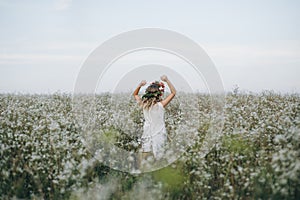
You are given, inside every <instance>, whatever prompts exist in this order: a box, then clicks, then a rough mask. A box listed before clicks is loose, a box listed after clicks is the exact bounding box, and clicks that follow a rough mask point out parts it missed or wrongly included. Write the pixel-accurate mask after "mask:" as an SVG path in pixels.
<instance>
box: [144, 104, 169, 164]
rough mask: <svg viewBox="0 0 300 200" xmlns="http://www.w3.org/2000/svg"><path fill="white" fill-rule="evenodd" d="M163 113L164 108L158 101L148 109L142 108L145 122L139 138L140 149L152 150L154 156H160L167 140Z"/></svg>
mask: <svg viewBox="0 0 300 200" xmlns="http://www.w3.org/2000/svg"><path fill="white" fill-rule="evenodd" d="M164 113H165V109H164V107H163V105H162V104H161V103H160V102H158V103H156V104H155V105H154V106H152V107H151V108H149V110H147V109H143V114H144V118H145V122H144V132H143V135H142V138H141V140H142V151H143V152H153V155H154V157H155V158H159V157H161V156H162V154H163V148H164V144H165V143H166V141H167V134H166V128H165V121H164Z"/></svg>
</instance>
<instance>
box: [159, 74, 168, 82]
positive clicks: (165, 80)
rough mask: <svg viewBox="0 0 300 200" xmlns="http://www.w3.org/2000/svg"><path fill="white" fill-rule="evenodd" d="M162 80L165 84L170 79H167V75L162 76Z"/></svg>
mask: <svg viewBox="0 0 300 200" xmlns="http://www.w3.org/2000/svg"><path fill="white" fill-rule="evenodd" d="M160 79H161V80H162V81H164V82H167V81H168V77H167V76H166V75H162V76H161V77H160Z"/></svg>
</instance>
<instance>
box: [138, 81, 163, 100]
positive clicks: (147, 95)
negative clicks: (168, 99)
mask: <svg viewBox="0 0 300 200" xmlns="http://www.w3.org/2000/svg"><path fill="white" fill-rule="evenodd" d="M152 85H156V86H158V91H156V92H150V91H147V90H146V93H145V94H144V95H143V96H142V98H143V99H145V98H146V99H150V98H152V97H156V98H158V97H160V96H162V95H163V93H164V92H165V85H164V83H163V82H158V81H155V82H152V83H151V84H150V86H152Z"/></svg>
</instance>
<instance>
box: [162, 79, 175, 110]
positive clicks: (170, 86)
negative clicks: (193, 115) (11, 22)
mask: <svg viewBox="0 0 300 200" xmlns="http://www.w3.org/2000/svg"><path fill="white" fill-rule="evenodd" d="M160 78H161V80H162V81H164V82H166V83H167V84H168V86H169V88H170V90H171V94H169V95H168V96H167V98H165V99H164V100H162V101H161V104H162V105H163V107H166V106H167V105H168V104H169V103H170V101H171V100H172V99H173V98H174V97H175V95H176V89H175V87H174V85H173V84H172V83H171V81H170V80H169V79H168V77H167V76H166V75H163V76H161V77H160Z"/></svg>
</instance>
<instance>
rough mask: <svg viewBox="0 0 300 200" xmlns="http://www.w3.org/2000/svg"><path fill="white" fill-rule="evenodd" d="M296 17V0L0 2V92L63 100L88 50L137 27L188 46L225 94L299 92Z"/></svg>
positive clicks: (299, 39) (299, 14) (299, 22)
mask: <svg viewBox="0 0 300 200" xmlns="http://www.w3.org/2000/svg"><path fill="white" fill-rule="evenodd" d="M299 9H300V2H299V1H296V0H295V1H289V0H282V1H276V0H273V1H271V0H269V1H258V0H252V1H243V0H240V1H199V0H194V1H183V0H182V1H176V0H172V1H171V0H169V1H158V0H153V1H96V0H95V1H79V0H78V1H76V0H74V1H72V0H57V1H46V0H45V1H33V0H27V1H16V0H0V30H1V31H0V92H35V93H41V92H43V93H45V92H46V93H48V92H55V91H68V92H71V91H72V90H73V86H74V82H75V80H76V76H77V74H78V72H79V69H80V67H81V65H82V63H83V62H84V60H85V59H86V58H87V57H88V55H89V53H91V51H92V50H93V49H95V48H96V47H97V46H98V45H100V44H101V43H102V42H104V41H105V40H107V39H109V38H111V37H112V36H114V35H117V34H119V33H122V32H124V31H130V30H133V29H138V28H144V27H156V28H163V29H170V30H173V31H176V32H179V33H181V34H184V35H186V36H188V37H189V38H191V39H192V40H194V41H196V42H197V43H198V44H199V45H200V46H202V47H203V48H204V49H205V51H206V52H207V53H208V55H209V56H210V57H211V59H212V60H213V62H214V63H215V65H216V67H217V69H218V71H219V73H220V75H221V78H222V80H223V83H224V87H225V89H226V90H227V91H230V90H232V89H233V88H234V85H239V86H240V88H241V89H244V90H248V91H261V90H265V89H269V90H270V89H273V90H275V91H280V92H300V79H299V78H298V76H299V74H300V20H299V19H300V12H299ZM139 79H143V77H142V76H141V77H137V80H139Z"/></svg>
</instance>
